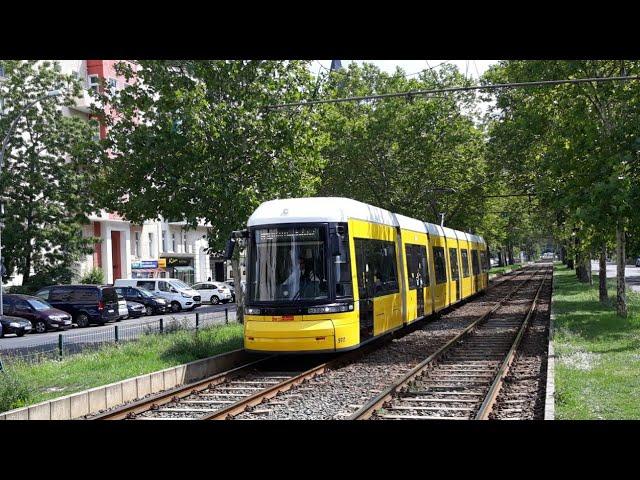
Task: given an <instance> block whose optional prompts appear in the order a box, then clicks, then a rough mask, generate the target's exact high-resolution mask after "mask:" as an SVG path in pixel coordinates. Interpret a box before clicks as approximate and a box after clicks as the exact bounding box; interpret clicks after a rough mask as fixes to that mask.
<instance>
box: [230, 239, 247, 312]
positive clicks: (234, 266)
mask: <svg viewBox="0 0 640 480" xmlns="http://www.w3.org/2000/svg"><path fill="white" fill-rule="evenodd" d="M238 250H239V249H236V252H234V254H233V257H232V258H231V271H232V272H233V281H234V284H235V291H236V321H237V322H238V323H244V291H243V289H242V272H241V270H240V252H239V251H238Z"/></svg>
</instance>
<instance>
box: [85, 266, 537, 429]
mask: <svg viewBox="0 0 640 480" xmlns="http://www.w3.org/2000/svg"><path fill="white" fill-rule="evenodd" d="M525 270H526V268H520V269H518V270H514V271H511V272H509V273H507V274H504V275H502V276H501V277H500V278H501V279H500V280H496V281H494V283H493V284H492V285H488V286H487V288H486V289H485V290H484V292H485V293H486V292H487V291H489V290H491V289H492V288H494V287H497V286H498V285H501V284H502V283H504V282H505V281H507V280H508V279H513V278H514V277H517V276H519V275H521V274H522V273H524V272H525ZM478 293H481V292H478ZM476 296H477V294H474V295H472V296H470V297H468V298H467V299H465V300H470V299H472V298H474V297H476ZM465 303H466V302H465ZM463 304H464V303H462V302H459V303H457V304H455V305H452V306H462V305H463ZM437 313H442V311H440V312H437ZM432 315H433V314H432ZM432 315H429V316H427V317H424V318H422V319H421V320H425V319H426V318H429V317H431V316H432ZM433 318H436V317H435V316H434V317H433ZM419 323H421V322H412V323H411V324H408V325H405V326H404V327H403V328H400V329H398V330H396V331H393V332H389V333H387V334H385V335H383V336H381V337H379V338H377V339H374V341H372V342H371V343H369V344H367V345H364V346H363V347H361V348H359V349H357V350H353V351H350V352H346V353H344V354H343V355H341V356H340V357H339V358H336V359H333V360H331V361H329V362H324V363H322V364H320V365H318V366H316V367H313V368H311V369H308V370H306V371H304V372H302V373H300V374H298V375H295V376H293V377H291V378H289V379H287V380H285V381H283V382H281V383H279V384H277V385H274V386H273V387H269V388H266V389H264V390H262V391H260V392H257V393H255V394H252V395H250V396H248V397H245V398H243V399H240V400H238V401H237V402H236V403H234V404H232V405H229V406H227V407H223V408H221V409H220V410H219V411H216V412H212V413H210V414H207V415H204V416H202V417H199V419H202V420H219V419H225V418H230V417H233V416H236V415H238V414H240V413H242V412H243V411H245V410H246V409H247V408H248V407H251V406H255V405H258V404H259V403H261V402H262V401H264V400H266V399H270V398H272V397H274V396H275V395H277V394H278V393H281V392H284V391H287V390H289V389H290V388H291V387H293V386H295V385H298V384H300V383H302V382H304V381H306V380H309V379H311V378H313V377H315V376H317V375H321V374H322V373H324V372H325V371H327V370H329V369H332V368H336V367H338V366H340V365H342V364H344V363H346V362H349V361H352V360H354V359H356V358H359V357H361V356H363V355H365V354H366V353H369V352H370V351H372V350H373V349H375V348H378V347H379V346H381V345H382V344H384V343H388V342H389V341H391V340H392V339H393V338H397V337H398V336H402V334H403V333H404V332H406V333H410V332H411V331H413V330H414V329H415V328H416V325H418V324H419ZM276 356H277V355H270V356H268V357H266V358H263V359H259V360H255V361H253V362H249V363H247V364H244V365H240V366H238V367H235V368H233V369H231V370H227V371H224V372H221V373H218V374H216V375H213V376H211V377H208V378H205V379H203V380H198V381H196V382H193V383H190V384H188V385H182V386H178V387H175V388H173V389H171V390H166V391H163V392H159V393H157V394H154V395H152V396H150V397H147V398H144V399H141V400H137V401H134V402H131V403H128V404H125V405H122V406H120V407H116V408H114V409H112V410H109V411H106V412H103V413H100V414H98V415H94V416H92V417H91V418H90V420H124V419H134V418H135V417H136V415H138V414H140V413H144V412H147V411H150V410H156V409H158V408H159V407H161V406H163V405H166V404H168V403H171V402H175V401H177V400H180V399H182V398H185V397H188V396H190V395H194V394H198V393H199V392H202V391H204V390H207V389H209V388H212V387H214V386H216V385H220V384H222V383H224V382H227V381H231V380H232V379H234V378H237V377H241V376H244V375H246V374H248V373H250V372H249V370H250V369H252V368H254V367H256V366H258V365H260V364H263V363H265V362H266V361H267V360H270V359H273V358H275V357H276Z"/></svg>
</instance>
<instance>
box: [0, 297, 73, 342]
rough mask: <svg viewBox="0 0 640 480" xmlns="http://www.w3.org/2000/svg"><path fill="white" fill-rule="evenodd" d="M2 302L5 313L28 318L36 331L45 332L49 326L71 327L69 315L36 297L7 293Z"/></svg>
mask: <svg viewBox="0 0 640 480" xmlns="http://www.w3.org/2000/svg"><path fill="white" fill-rule="evenodd" d="M2 303H3V307H4V312H5V313H6V314H8V315H12V316H14V317H20V318H24V319H26V320H29V321H30V322H31V326H32V327H33V331H34V332H36V333H45V332H46V331H47V330H48V329H50V328H58V329H67V328H71V315H69V314H68V313H67V312H63V311H62V310H58V309H57V308H53V307H52V306H51V305H49V304H48V303H47V302H45V301H44V300H42V299H40V298H38V297H32V296H31V295H18V294H8V295H3V297H2Z"/></svg>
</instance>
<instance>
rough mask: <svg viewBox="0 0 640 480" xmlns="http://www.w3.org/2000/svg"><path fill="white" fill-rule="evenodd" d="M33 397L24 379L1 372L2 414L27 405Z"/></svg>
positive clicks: (0, 403)
mask: <svg viewBox="0 0 640 480" xmlns="http://www.w3.org/2000/svg"><path fill="white" fill-rule="evenodd" d="M31 396H32V391H31V388H30V387H29V386H28V385H27V383H26V382H25V381H24V380H23V379H22V378H20V377H18V376H16V375H15V374H13V373H10V372H6V371H5V372H0V412H6V411H7V410H12V409H14V408H20V407H23V406H24V405H27V404H28V403H29V400H30V399H31Z"/></svg>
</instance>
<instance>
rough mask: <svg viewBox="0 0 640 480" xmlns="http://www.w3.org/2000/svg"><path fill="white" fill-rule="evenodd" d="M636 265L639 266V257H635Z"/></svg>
mask: <svg viewBox="0 0 640 480" xmlns="http://www.w3.org/2000/svg"><path fill="white" fill-rule="evenodd" d="M636 267H640V257H638V258H636Z"/></svg>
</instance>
